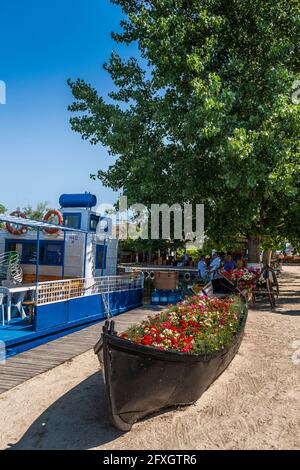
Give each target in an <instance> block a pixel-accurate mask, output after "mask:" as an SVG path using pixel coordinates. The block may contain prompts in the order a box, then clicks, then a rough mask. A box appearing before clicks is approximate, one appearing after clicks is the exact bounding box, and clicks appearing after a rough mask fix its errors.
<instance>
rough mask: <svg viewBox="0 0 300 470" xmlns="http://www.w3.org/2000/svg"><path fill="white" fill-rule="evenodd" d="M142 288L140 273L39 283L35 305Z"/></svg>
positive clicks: (142, 278)
mask: <svg viewBox="0 0 300 470" xmlns="http://www.w3.org/2000/svg"><path fill="white" fill-rule="evenodd" d="M143 287H144V276H143V274H141V273H131V274H125V275H122V276H103V277H95V278H89V279H84V278H78V279H65V280H60V281H49V282H40V283H39V284H38V287H37V291H36V304H37V305H43V304H48V303H52V302H58V301H61V300H68V299H72V298H75V297H83V296H87V295H94V294H103V295H105V294H109V293H111V292H120V291H127V290H133V289H142V288H143Z"/></svg>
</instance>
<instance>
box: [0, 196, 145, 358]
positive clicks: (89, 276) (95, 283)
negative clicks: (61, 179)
mask: <svg viewBox="0 0 300 470" xmlns="http://www.w3.org/2000/svg"><path fill="white" fill-rule="evenodd" d="M59 202H60V206H61V207H60V210H59V211H56V210H55V211H51V212H53V214H54V216H58V220H59V222H60V224H61V225H58V224H57V223H52V222H51V221H49V220H47V221H45V220H44V221H36V220H32V219H28V218H24V214H22V213H20V211H16V212H15V213H13V214H12V215H0V222H1V223H4V224H6V226H5V228H4V230H2V231H0V283H1V284H0V342H2V344H3V343H4V345H5V348H6V354H7V356H12V355H14V354H18V353H19V352H22V351H25V350H27V349H31V348H32V347H35V346H37V345H39V344H42V343H45V342H48V341H50V340H53V339H56V338H57V337H59V336H62V335H65V334H68V333H70V332H73V331H76V330H78V329H81V328H84V327H86V326H89V325H91V324H92V323H94V322H98V321H100V320H103V319H105V318H109V317H111V316H114V315H118V314H120V313H123V312H125V311H128V310H130V309H133V308H136V307H138V306H140V305H142V292H143V274H140V273H130V274H129V273H127V274H124V275H121V276H118V275H117V257H118V240H117V239H116V238H113V237H112V221H111V219H110V218H108V217H100V216H99V215H98V214H97V212H96V211H95V210H93V207H95V206H96V204H97V200H96V197H95V196H93V195H91V194H89V193H85V194H72V195H66V194H65V195H62V196H61V197H60V200H59ZM50 215H52V214H50ZM50 215H49V214H47V217H46V219H48V216H50ZM99 227H100V228H99Z"/></svg>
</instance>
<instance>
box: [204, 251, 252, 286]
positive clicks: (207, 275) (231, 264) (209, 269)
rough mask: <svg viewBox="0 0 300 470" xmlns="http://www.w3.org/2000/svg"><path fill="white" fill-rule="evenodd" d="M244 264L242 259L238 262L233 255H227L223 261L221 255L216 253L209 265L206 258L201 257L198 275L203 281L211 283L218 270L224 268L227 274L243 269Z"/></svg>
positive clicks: (238, 259)
mask: <svg viewBox="0 0 300 470" xmlns="http://www.w3.org/2000/svg"><path fill="white" fill-rule="evenodd" d="M243 265H244V262H243V259H242V258H241V257H239V258H237V259H236V260H235V259H234V258H233V257H232V256H231V255H226V256H225V258H224V259H223V260H222V259H221V256H220V254H219V253H217V252H214V253H213V255H212V257H211V259H210V261H209V263H207V260H206V257H205V256H200V258H199V261H198V275H199V278H200V280H202V281H207V280H208V281H210V280H211V279H212V278H213V277H214V275H215V274H216V272H217V271H218V269H220V268H221V267H224V270H225V271H227V272H230V271H232V270H233V269H235V268H241V267H243Z"/></svg>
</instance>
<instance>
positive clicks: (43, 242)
mask: <svg viewBox="0 0 300 470" xmlns="http://www.w3.org/2000/svg"><path fill="white" fill-rule="evenodd" d="M10 243H14V244H21V245H22V256H21V260H20V261H21V264H27V265H35V264H36V261H31V262H30V261H28V260H27V259H25V249H26V246H28V245H33V246H34V247H35V249H36V248H37V241H36V240H15V239H6V240H5V251H8V245H9V244H10ZM51 245H58V246H59V247H60V249H61V260H60V262H59V263H49V258H48V246H51ZM41 248H44V259H42V258H41V256H40V260H39V265H40V266H63V264H64V242H63V241H61V240H40V249H41Z"/></svg>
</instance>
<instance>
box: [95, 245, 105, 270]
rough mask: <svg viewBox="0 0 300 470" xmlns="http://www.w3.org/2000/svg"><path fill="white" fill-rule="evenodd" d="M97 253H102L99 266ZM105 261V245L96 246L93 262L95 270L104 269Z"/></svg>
mask: <svg viewBox="0 0 300 470" xmlns="http://www.w3.org/2000/svg"><path fill="white" fill-rule="evenodd" d="M99 251H102V259H101V263H100V266H99V265H98V257H99ZM103 256H104V265H103V266H102V260H103ZM106 259H107V246H106V245H105V246H104V245H96V260H95V269H97V270H98V269H102V268H103V269H106Z"/></svg>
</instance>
